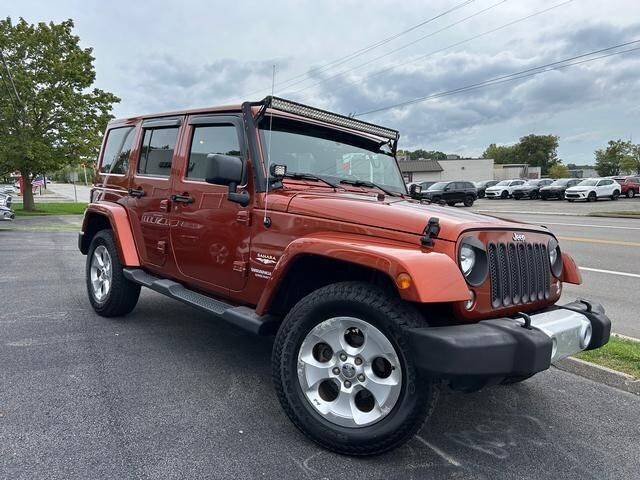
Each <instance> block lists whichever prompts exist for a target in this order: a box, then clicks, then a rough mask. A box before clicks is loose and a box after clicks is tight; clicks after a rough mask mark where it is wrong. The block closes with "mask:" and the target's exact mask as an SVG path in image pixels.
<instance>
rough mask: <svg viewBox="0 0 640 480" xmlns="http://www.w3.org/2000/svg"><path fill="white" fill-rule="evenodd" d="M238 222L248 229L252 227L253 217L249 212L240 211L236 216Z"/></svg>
mask: <svg viewBox="0 0 640 480" xmlns="http://www.w3.org/2000/svg"><path fill="white" fill-rule="evenodd" d="M236 221H237V222H238V223H241V224H242V225H246V226H247V227H250V226H251V215H250V214H249V211H247V210H240V211H239V212H238V214H237V215H236Z"/></svg>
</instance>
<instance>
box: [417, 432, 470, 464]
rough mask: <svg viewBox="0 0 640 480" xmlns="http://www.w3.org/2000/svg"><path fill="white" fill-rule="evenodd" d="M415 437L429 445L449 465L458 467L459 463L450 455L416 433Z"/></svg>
mask: <svg viewBox="0 0 640 480" xmlns="http://www.w3.org/2000/svg"><path fill="white" fill-rule="evenodd" d="M416 438H417V439H418V440H420V441H421V442H422V443H424V444H425V445H426V446H427V447H429V448H430V449H431V450H433V451H434V452H435V453H437V454H438V455H440V456H441V457H442V458H444V459H445V460H446V461H447V462H449V463H450V464H451V465H453V466H454V467H460V466H461V465H460V463H459V462H458V461H457V460H456V459H455V458H453V457H452V456H450V455H448V454H446V453H444V452H443V451H442V450H440V449H439V448H438V447H436V446H435V445H432V444H431V443H429V442H427V441H426V440H425V439H424V438H422V437H421V436H420V435H416Z"/></svg>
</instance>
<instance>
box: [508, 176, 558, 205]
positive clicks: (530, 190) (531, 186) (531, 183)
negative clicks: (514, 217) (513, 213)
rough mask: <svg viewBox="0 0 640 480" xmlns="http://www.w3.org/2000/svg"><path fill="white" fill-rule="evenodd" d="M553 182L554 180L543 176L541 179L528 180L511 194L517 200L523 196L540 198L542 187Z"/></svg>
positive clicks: (533, 198)
mask: <svg viewBox="0 0 640 480" xmlns="http://www.w3.org/2000/svg"><path fill="white" fill-rule="evenodd" d="M552 183H553V180H551V179H549V178H543V179H540V180H527V183H525V184H524V185H520V186H519V187H516V188H514V189H513V192H512V193H511V196H512V197H513V198H515V199H516V200H520V199H521V198H530V199H532V200H535V199H536V198H538V196H539V194H540V189H541V188H542V187H546V186H549V185H551V184H552Z"/></svg>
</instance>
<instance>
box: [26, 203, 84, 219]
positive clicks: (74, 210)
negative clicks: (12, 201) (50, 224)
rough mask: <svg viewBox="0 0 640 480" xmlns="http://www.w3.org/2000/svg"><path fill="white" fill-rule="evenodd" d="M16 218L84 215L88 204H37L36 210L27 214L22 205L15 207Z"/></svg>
mask: <svg viewBox="0 0 640 480" xmlns="http://www.w3.org/2000/svg"><path fill="white" fill-rule="evenodd" d="M13 207H15V208H14V211H15V212H16V217H29V216H34V215H82V214H83V213H84V210H85V208H87V204H86V203H83V202H78V203H75V202H51V203H36V209H35V210H34V211H33V212H27V211H25V210H23V209H22V205H14V206H13Z"/></svg>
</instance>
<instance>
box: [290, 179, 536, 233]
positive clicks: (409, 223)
mask: <svg viewBox="0 0 640 480" xmlns="http://www.w3.org/2000/svg"><path fill="white" fill-rule="evenodd" d="M287 211H288V212H289V213H293V214H297V215H304V216H310V217H318V218H324V219H330V220H336V221H341V222H348V223H352V224H360V225H363V226H371V227H378V228H384V229H388V230H395V231H399V232H407V233H413V234H416V235H422V234H423V232H424V229H425V227H426V226H427V223H428V222H429V219H430V218H431V217H438V219H439V220H440V233H439V235H438V238H440V239H445V240H451V241H455V240H457V238H458V237H459V236H460V234H461V233H462V232H463V231H465V230H470V229H503V230H514V229H515V230H536V231H540V232H544V233H547V232H548V231H547V230H546V229H544V228H542V227H538V226H535V225H528V224H520V223H516V222H511V221H508V220H502V219H498V218H494V217H489V216H486V215H479V214H477V213H472V212H469V211H468V210H463V209H462V208H456V207H449V206H441V205H429V204H422V203H420V202H419V201H416V200H408V199H402V198H399V197H389V196H385V198H384V200H378V199H377V196H376V195H375V194H371V193H355V192H331V193H322V192H320V191H318V192H304V193H298V194H296V195H295V196H293V198H291V200H290V202H289V203H288V207H287Z"/></svg>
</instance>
